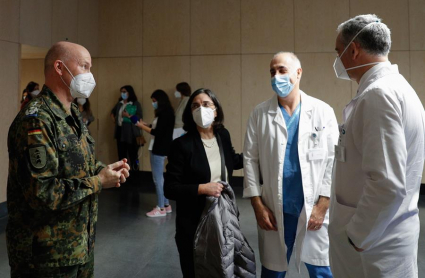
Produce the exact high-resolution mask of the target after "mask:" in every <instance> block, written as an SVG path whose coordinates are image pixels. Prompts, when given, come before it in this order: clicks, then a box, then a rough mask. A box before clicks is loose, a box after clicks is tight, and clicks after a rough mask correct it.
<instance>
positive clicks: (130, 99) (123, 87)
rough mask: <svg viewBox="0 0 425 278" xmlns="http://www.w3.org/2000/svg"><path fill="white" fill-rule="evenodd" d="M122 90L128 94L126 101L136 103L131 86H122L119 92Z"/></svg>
mask: <svg viewBox="0 0 425 278" xmlns="http://www.w3.org/2000/svg"><path fill="white" fill-rule="evenodd" d="M122 89H125V90H126V91H127V93H128V99H127V100H128V101H132V102H135V101H137V96H136V93H135V92H134V89H133V86H131V85H124V86H122V87H121V88H120V91H121V90H122ZM120 100H122V98H121V97H120Z"/></svg>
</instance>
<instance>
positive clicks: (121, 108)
mask: <svg viewBox="0 0 425 278" xmlns="http://www.w3.org/2000/svg"><path fill="white" fill-rule="evenodd" d="M120 102H121V103H122V105H121V107H120V111H118V126H122V112H123V111H124V109H125V107H126V106H127V105H129V104H130V105H132V104H133V102H131V101H129V102H127V103H124V100H121V101H120Z"/></svg>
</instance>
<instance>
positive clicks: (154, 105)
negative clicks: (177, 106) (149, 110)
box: [152, 102, 158, 110]
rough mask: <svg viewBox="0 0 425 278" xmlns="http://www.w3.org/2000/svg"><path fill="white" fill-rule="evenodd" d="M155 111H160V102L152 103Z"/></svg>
mask: <svg viewBox="0 0 425 278" xmlns="http://www.w3.org/2000/svg"><path fill="white" fill-rule="evenodd" d="M152 106H153V109H155V110H156V109H158V102H152Z"/></svg>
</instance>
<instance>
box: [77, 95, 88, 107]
mask: <svg viewBox="0 0 425 278" xmlns="http://www.w3.org/2000/svg"><path fill="white" fill-rule="evenodd" d="M86 101H87V99H85V98H82V97H79V98H77V103H78V104H79V105H84V104H86Z"/></svg>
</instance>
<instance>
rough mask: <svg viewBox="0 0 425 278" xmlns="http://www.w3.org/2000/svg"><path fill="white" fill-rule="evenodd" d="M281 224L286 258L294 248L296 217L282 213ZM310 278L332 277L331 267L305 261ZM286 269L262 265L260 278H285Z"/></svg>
mask: <svg viewBox="0 0 425 278" xmlns="http://www.w3.org/2000/svg"><path fill="white" fill-rule="evenodd" d="M283 219H284V220H283V225H284V227H285V229H284V230H285V244H286V248H287V251H286V259H287V261H288V263H289V258H290V257H291V255H292V251H293V250H294V243H295V237H296V235H297V225H298V217H296V216H293V215H291V214H286V213H284V216H283ZM305 266H306V267H307V270H308V274H309V275H310V278H332V277H333V276H332V272H331V268H330V267H329V266H316V265H311V264H307V263H305ZM285 276H286V271H282V272H279V271H273V270H270V269H267V268H265V267H264V266H262V268H261V278H285Z"/></svg>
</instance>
